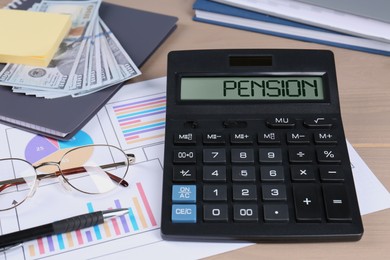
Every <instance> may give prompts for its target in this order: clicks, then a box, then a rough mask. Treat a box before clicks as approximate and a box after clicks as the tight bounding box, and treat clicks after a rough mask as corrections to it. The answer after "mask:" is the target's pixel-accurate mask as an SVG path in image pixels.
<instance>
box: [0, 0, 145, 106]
mask: <svg viewBox="0 0 390 260" xmlns="http://www.w3.org/2000/svg"><path fill="white" fill-rule="evenodd" d="M100 4H101V0H83V1H62V0H42V1H41V2H40V3H38V4H36V5H34V6H33V7H32V8H31V11H37V12H52V13H67V14H69V15H71V17H72V27H71V29H70V32H69V34H68V35H67V37H65V39H64V40H63V41H62V43H61V44H60V47H59V49H58V51H57V52H56V54H55V56H54V58H53V59H52V61H51V62H50V64H49V65H48V66H47V67H34V66H28V65H20V64H10V63H9V64H6V66H5V67H4V68H3V69H2V70H1V72H0V85H6V86H11V87H12V90H13V92H16V93H24V94H26V95H34V96H37V97H43V98H49V99H50V98H59V97H64V96H69V95H71V96H73V97H78V96H83V95H87V94H90V93H93V92H96V91H99V90H102V89H104V88H107V87H110V86H112V85H114V84H117V83H119V82H123V81H125V80H128V79H130V78H133V77H135V76H138V75H140V74H141V73H140V71H139V69H138V68H137V66H136V65H135V64H134V62H133V61H132V60H131V58H130V57H129V55H128V54H127V53H126V52H125V50H124V49H123V47H122V46H121V44H120V43H119V41H118V40H117V39H116V38H115V35H114V34H113V33H112V32H111V31H110V29H109V28H108V27H107V25H106V24H105V23H104V22H103V20H101V19H100V17H99V13H98V11H99V7H100ZM42 30H44V28H42Z"/></svg>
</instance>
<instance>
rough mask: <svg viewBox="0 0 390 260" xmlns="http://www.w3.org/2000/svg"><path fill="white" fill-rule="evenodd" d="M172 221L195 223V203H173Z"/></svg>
mask: <svg viewBox="0 0 390 260" xmlns="http://www.w3.org/2000/svg"><path fill="white" fill-rule="evenodd" d="M172 222H173V223H196V205H193V204H191V205H186V204H173V205H172Z"/></svg>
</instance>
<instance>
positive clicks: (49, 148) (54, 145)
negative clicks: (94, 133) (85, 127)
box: [25, 131, 93, 164]
mask: <svg viewBox="0 0 390 260" xmlns="http://www.w3.org/2000/svg"><path fill="white" fill-rule="evenodd" d="M88 144H93V141H92V138H91V137H90V136H89V135H88V134H87V133H85V132H84V131H79V132H78V133H77V134H76V135H75V136H74V137H73V138H72V139H70V140H69V141H57V140H54V139H50V138H46V137H42V136H39V135H37V136H35V137H33V138H32V139H31V141H30V142H28V144H27V146H26V149H25V158H26V160H27V161H29V162H30V163H32V164H35V163H40V162H42V161H57V160H59V158H61V156H62V155H63V154H64V153H65V151H66V150H68V149H70V148H74V147H78V146H82V145H88Z"/></svg>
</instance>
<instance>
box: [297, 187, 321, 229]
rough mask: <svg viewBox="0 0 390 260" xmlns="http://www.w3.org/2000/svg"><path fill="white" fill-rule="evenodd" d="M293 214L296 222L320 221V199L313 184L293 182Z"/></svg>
mask: <svg viewBox="0 0 390 260" xmlns="http://www.w3.org/2000/svg"><path fill="white" fill-rule="evenodd" d="M293 196H294V205H295V214H296V219H297V221H298V222H320V221H321V203H322V202H321V201H320V193H319V187H318V186H317V185H315V184H293Z"/></svg>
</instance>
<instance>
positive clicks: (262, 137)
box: [257, 132, 281, 144]
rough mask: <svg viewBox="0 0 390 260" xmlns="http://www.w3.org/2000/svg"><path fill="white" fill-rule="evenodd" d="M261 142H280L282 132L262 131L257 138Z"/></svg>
mask: <svg viewBox="0 0 390 260" xmlns="http://www.w3.org/2000/svg"><path fill="white" fill-rule="evenodd" d="M257 142H258V143H259V144H280V142H281V138H280V134H278V133H275V132H266V133H260V134H259V135H258V138H257Z"/></svg>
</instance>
